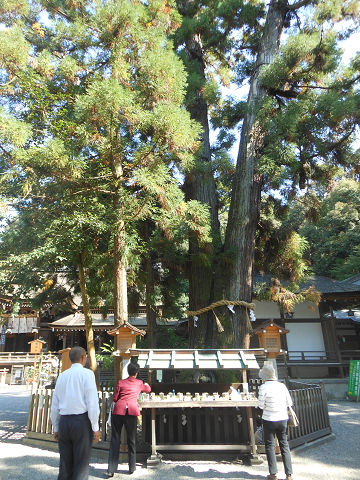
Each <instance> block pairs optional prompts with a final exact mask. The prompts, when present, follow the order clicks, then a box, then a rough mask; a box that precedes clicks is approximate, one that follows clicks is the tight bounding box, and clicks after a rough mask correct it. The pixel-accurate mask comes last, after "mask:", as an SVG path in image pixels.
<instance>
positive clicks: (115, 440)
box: [106, 363, 151, 477]
mask: <svg viewBox="0 0 360 480" xmlns="http://www.w3.org/2000/svg"><path fill="white" fill-rule="evenodd" d="M127 370H128V374H129V377H128V378H126V379H125V380H120V381H119V382H118V384H117V386H116V390H115V393H114V396H113V400H114V402H115V405H114V408H113V412H112V415H111V440H110V450H109V465H108V470H107V472H106V476H107V477H113V476H114V473H115V472H116V470H117V468H118V463H119V451H120V436H121V430H122V427H123V425H125V429H126V435H127V444H128V455H129V472H130V474H131V473H133V472H134V471H135V468H136V418H137V416H138V415H140V410H139V405H138V402H137V399H138V396H139V393H140V392H144V393H149V392H150V391H151V388H150V386H149V385H148V384H147V383H143V381H142V380H139V379H138V378H136V377H137V375H138V373H139V366H138V365H137V364H135V363H129V365H128V367H127Z"/></svg>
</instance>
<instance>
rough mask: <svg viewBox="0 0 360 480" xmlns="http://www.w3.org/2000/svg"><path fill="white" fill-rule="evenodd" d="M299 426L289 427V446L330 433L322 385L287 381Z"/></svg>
mask: <svg viewBox="0 0 360 480" xmlns="http://www.w3.org/2000/svg"><path fill="white" fill-rule="evenodd" d="M289 390H290V395H291V397H292V399H293V402H294V410H295V412H296V415H297V416H298V418H299V426H298V427H296V428H289V444H290V448H294V447H296V446H297V445H301V444H304V443H307V442H309V441H312V440H315V439H317V438H320V437H324V436H326V435H329V434H330V433H331V427H330V419H329V411H328V405H327V400H326V393H325V387H324V385H312V384H304V383H299V382H289Z"/></svg>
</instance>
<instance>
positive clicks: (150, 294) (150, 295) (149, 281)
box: [145, 222, 157, 348]
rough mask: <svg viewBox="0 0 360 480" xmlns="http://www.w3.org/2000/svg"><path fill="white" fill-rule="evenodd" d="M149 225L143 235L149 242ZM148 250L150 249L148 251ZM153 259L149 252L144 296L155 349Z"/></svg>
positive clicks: (149, 330)
mask: <svg viewBox="0 0 360 480" xmlns="http://www.w3.org/2000/svg"><path fill="white" fill-rule="evenodd" d="M151 230H152V228H151V225H150V224H149V222H146V224H145V235H146V240H147V241H148V242H149V241H150V234H151ZM149 250H150V249H149ZM154 273H155V272H154V258H153V255H152V253H151V251H149V252H148V255H147V258H146V284H145V295H146V322H147V327H148V331H147V334H148V335H149V339H150V348H156V334H157V325H156V318H157V306H156V300H155V298H154V293H155V275H154Z"/></svg>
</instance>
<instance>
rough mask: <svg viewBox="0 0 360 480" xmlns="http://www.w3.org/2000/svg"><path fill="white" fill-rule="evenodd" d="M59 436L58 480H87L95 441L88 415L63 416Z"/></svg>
mask: <svg viewBox="0 0 360 480" xmlns="http://www.w3.org/2000/svg"><path fill="white" fill-rule="evenodd" d="M58 436H59V438H58V440H59V452H60V468H59V476H58V480H87V479H88V476H89V462H90V453H91V445H92V440H93V432H92V429H91V423H90V420H89V417H88V414H87V413H82V414H80V415H61V416H60V422H59V432H58Z"/></svg>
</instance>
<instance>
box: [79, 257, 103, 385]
mask: <svg viewBox="0 0 360 480" xmlns="http://www.w3.org/2000/svg"><path fill="white" fill-rule="evenodd" d="M78 268H79V281H80V291H81V299H82V304H83V310H84V317H85V334H86V345H87V351H88V358H89V364H90V368H91V370H92V371H93V372H94V375H95V380H96V385H97V386H98V387H99V378H98V371H97V361H96V354H95V343H94V330H93V327H92V318H91V311H90V306H89V297H88V294H87V289H86V281H85V268H84V262H83V258H82V256H81V259H80V262H79V265H78Z"/></svg>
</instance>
